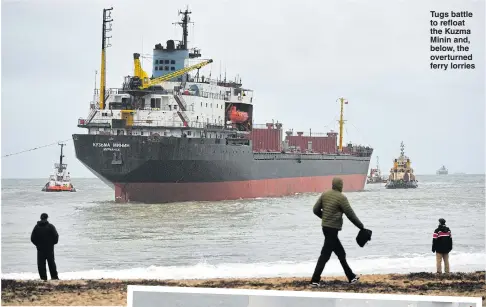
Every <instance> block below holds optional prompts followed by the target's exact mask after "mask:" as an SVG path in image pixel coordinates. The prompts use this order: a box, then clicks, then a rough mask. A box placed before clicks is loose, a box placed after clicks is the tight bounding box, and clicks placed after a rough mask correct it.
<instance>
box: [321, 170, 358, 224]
mask: <svg viewBox="0 0 486 307" xmlns="http://www.w3.org/2000/svg"><path fill="white" fill-rule="evenodd" d="M342 191H343V180H342V179H341V178H338V177H335V178H333V180H332V190H329V191H326V192H324V193H322V194H321V196H320V197H319V199H318V200H317V202H316V204H315V205H314V208H313V211H314V214H315V215H317V216H318V217H320V218H321V219H322V226H323V227H330V228H335V229H338V230H341V229H342V227H343V213H344V214H346V216H347V217H348V219H349V220H350V221H351V222H352V223H353V224H354V225H356V227H358V228H359V229H363V228H364V226H363V223H361V221H360V220H359V219H358V217H357V216H356V214H355V213H354V211H353V208H351V205H350V204H349V202H348V198H347V197H346V196H345V195H344V194H343V193H342Z"/></svg>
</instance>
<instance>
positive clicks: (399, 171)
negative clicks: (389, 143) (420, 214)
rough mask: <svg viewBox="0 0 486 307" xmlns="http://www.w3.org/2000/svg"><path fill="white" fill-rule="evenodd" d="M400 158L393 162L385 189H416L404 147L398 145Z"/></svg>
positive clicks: (413, 175)
mask: <svg viewBox="0 0 486 307" xmlns="http://www.w3.org/2000/svg"><path fill="white" fill-rule="evenodd" d="M400 147H401V150H400V157H398V159H395V160H394V161H393V167H392V168H391V169H390V176H389V177H388V182H387V183H386V188H387V189H415V188H417V187H418V184H417V182H418V181H417V180H416V179H415V174H414V171H413V168H412V167H411V161H410V158H409V157H407V156H405V145H403V142H402V143H401V145H400Z"/></svg>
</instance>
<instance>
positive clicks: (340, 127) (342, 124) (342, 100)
mask: <svg viewBox="0 0 486 307" xmlns="http://www.w3.org/2000/svg"><path fill="white" fill-rule="evenodd" d="M339 101H340V102H341V115H340V118H339V151H340V152H342V151H343V127H344V122H345V120H344V119H343V113H344V104H348V101H347V100H344V98H342V97H341V98H339Z"/></svg>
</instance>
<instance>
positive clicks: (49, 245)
mask: <svg viewBox="0 0 486 307" xmlns="http://www.w3.org/2000/svg"><path fill="white" fill-rule="evenodd" d="M47 218H48V216H47V213H42V214H41V216H40V221H38V222H37V225H35V227H34V229H33V230H32V235H31V236H30V241H31V242H32V244H34V245H35V247H36V248H37V269H38V271H39V276H40V278H41V279H42V280H47V272H46V260H47V264H48V265H49V273H50V275H51V279H59V277H58V276H57V268H56V262H55V260H54V245H56V244H57V242H59V234H58V233H57V230H56V227H54V225H53V224H51V223H49V222H48V221H47Z"/></svg>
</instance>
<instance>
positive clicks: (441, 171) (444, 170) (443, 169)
mask: <svg viewBox="0 0 486 307" xmlns="http://www.w3.org/2000/svg"><path fill="white" fill-rule="evenodd" d="M436 174H437V175H447V174H449V171H448V170H447V168H446V167H445V166H444V165H442V167H441V168H439V169H438V170H437V172H436Z"/></svg>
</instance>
